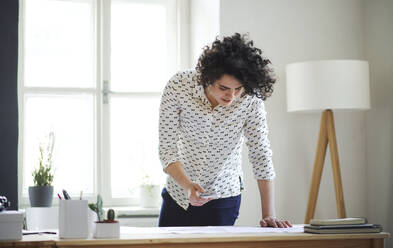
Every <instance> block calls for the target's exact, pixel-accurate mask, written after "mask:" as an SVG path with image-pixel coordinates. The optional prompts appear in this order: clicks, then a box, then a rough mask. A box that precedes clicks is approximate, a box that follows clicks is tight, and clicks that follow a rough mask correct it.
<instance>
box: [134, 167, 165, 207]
mask: <svg viewBox="0 0 393 248" xmlns="http://www.w3.org/2000/svg"><path fill="white" fill-rule="evenodd" d="M160 190H161V187H160V185H159V184H156V183H154V182H153V180H152V179H151V178H150V176H149V174H147V173H146V174H145V175H144V176H143V177H142V183H141V185H140V186H139V200H140V205H141V207H144V208H154V207H159V206H160V199H161V198H160Z"/></svg>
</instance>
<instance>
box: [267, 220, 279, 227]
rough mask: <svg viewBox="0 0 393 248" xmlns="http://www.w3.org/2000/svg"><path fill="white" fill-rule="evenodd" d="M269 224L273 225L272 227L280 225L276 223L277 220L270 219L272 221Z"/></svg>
mask: <svg viewBox="0 0 393 248" xmlns="http://www.w3.org/2000/svg"><path fill="white" fill-rule="evenodd" d="M269 225H270V226H271V227H274V228H277V227H278V226H277V224H276V221H274V220H273V221H270V223H269Z"/></svg>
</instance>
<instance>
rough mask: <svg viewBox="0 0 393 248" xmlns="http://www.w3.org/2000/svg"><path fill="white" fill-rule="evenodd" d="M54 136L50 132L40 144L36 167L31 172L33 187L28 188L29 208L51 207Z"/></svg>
mask: <svg viewBox="0 0 393 248" xmlns="http://www.w3.org/2000/svg"><path fill="white" fill-rule="evenodd" d="M54 144H55V135H54V133H53V132H50V133H49V134H48V136H47V137H46V140H45V142H40V145H39V152H40V154H39V158H38V162H39V164H38V167H36V168H35V169H34V170H33V173H32V176H33V181H34V186H30V187H29V200H30V205H31V207H51V206H52V200H53V186H52V182H53V177H54V170H53V160H52V159H53V147H54Z"/></svg>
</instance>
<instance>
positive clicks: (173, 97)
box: [159, 74, 180, 171]
mask: <svg viewBox="0 0 393 248" xmlns="http://www.w3.org/2000/svg"><path fill="white" fill-rule="evenodd" d="M179 81H180V78H179V75H178V74H176V75H175V76H173V77H172V78H171V79H170V80H169V82H168V84H167V85H166V87H165V89H164V92H163V94H162V97H161V104H160V109H159V113H160V116H159V158H160V161H161V164H162V166H163V168H164V169H165V168H166V167H168V165H169V164H171V163H173V162H176V161H178V149H177V141H178V139H179V137H178V130H179V126H180V116H179V115H180V105H179V101H178V99H179V96H178V92H179V90H178V89H179V84H180V82H179ZM164 171H165V170H164Z"/></svg>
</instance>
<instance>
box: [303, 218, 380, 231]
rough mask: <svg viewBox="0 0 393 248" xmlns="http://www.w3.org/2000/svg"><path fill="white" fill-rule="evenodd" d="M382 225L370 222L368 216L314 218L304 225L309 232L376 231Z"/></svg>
mask: <svg viewBox="0 0 393 248" xmlns="http://www.w3.org/2000/svg"><path fill="white" fill-rule="evenodd" d="M381 231H382V226H381V225H376V224H368V223H367V219H366V218H342V219H312V220H311V221H310V225H306V226H304V232H307V233H376V232H381Z"/></svg>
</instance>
